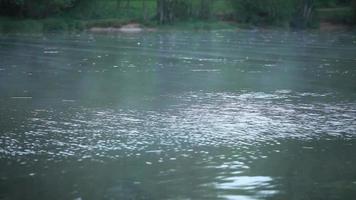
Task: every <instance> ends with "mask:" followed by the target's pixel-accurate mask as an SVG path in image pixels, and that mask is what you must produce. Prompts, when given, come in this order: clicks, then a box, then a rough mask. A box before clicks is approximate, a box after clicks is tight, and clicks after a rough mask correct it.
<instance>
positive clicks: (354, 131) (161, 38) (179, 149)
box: [0, 31, 356, 200]
mask: <svg viewBox="0 0 356 200" xmlns="http://www.w3.org/2000/svg"><path fill="white" fill-rule="evenodd" d="M0 60H1V62H0V105H1V107H0V200H10V199H15V200H17V199H38V200H40V199H73V200H74V199H75V200H87V199H152V200H153V199H237V200H260V199H271V200H274V199H276V200H279V199H291V200H293V199H305V200H308V199H313V200H315V199H323V200H326V199H352V198H353V197H354V196H355V195H356V168H355V166H356V155H355V152H356V68H355V66H356V36H355V35H354V34H352V33H319V32H281V31H216V32H214V31H212V32H183V31H179V32H152V33H142V34H117V35H91V34H78V35H75V34H73V35H59V34H58V35H57V34H53V35H46V36H1V37H0Z"/></svg>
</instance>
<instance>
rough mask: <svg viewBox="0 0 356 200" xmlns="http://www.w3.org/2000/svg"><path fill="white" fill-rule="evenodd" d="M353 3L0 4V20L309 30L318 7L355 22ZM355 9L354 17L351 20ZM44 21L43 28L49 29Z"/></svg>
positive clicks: (13, 0)
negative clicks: (219, 23)
mask: <svg viewBox="0 0 356 200" xmlns="http://www.w3.org/2000/svg"><path fill="white" fill-rule="evenodd" d="M355 2H356V0H100V1H98V0H0V17H1V16H2V17H7V18H10V19H22V20H33V19H48V18H50V19H52V18H57V19H59V18H60V19H65V20H67V21H68V20H94V19H95V20H104V19H108V20H112V19H120V20H121V21H122V19H127V20H131V21H137V20H143V21H145V22H149V21H151V22H154V21H156V22H158V23H159V24H172V23H176V22H178V21H186V20H190V21H192V20H211V19H224V20H230V21H231V20H234V21H236V22H239V23H243V24H255V25H278V26H285V27H287V26H292V27H297V28H305V27H310V26H313V25H315V24H317V21H318V17H317V14H318V12H316V10H317V8H327V9H329V8H331V9H333V8H348V13H349V14H348V15H346V14H345V15H342V13H341V12H340V11H339V13H341V15H340V14H337V15H335V16H336V17H334V18H337V19H338V20H337V21H338V22H347V23H350V22H355V21H356V3H355ZM351 6H352V7H353V11H352V12H353V13H354V17H352V16H351V15H352V14H351V9H350V8H351ZM227 10H228V11H227ZM339 10H340V9H339ZM330 16H331V17H333V15H330ZM339 18H340V20H339ZM47 21H50V22H51V20H47ZM47 21H46V23H47ZM52 21H53V20H52ZM121 21H120V23H121ZM0 22H1V21H0ZM50 22H49V23H48V24H51V23H50ZM46 23H44V24H43V25H44V26H47V25H46ZM66 23H67V22H66ZM64 24H65V23H63V24H62V25H63V26H64ZM62 25H61V26H62ZM66 25H68V24H66ZM51 26H52V25H51ZM68 26H72V25H68ZM75 26H77V25H75ZM48 27H50V26H48Z"/></svg>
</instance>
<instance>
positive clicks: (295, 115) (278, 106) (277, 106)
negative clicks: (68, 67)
mask: <svg viewBox="0 0 356 200" xmlns="http://www.w3.org/2000/svg"><path fill="white" fill-rule="evenodd" d="M309 96H313V97H316V98H324V97H325V94H316V93H312V94H305V93H296V92H291V91H276V92H273V93H262V92H243V93H199V92H198V93H193V92H190V93H186V94H184V95H180V96H171V97H170V98H172V99H176V100H178V102H179V103H178V104H176V105H172V106H170V107H169V108H167V109H164V110H160V111H153V110H152V111H143V110H123V109H105V110H103V109H100V110H97V109H74V110H73V111H68V112H46V111H42V112H36V116H34V117H32V118H30V119H29V120H28V122H27V123H26V125H27V126H29V127H26V128H25V129H26V131H24V132H23V133H22V134H16V133H15V132H7V133H4V134H3V135H2V136H0V140H1V143H2V144H3V145H2V147H1V151H0V155H1V157H12V156H26V155H47V156H50V157H57V158H61V157H63V158H65V157H73V156H75V157H107V158H115V156H116V155H121V156H129V155H133V154H134V153H135V152H143V153H145V152H146V153H151V152H154V153H155V152H162V151H167V150H174V149H179V150H180V151H182V152H185V151H188V150H189V149H191V148H193V147H204V146H209V147H221V146H230V147H235V148H237V149H244V148H246V147H247V148H249V147H250V146H259V145H261V144H264V143H266V142H269V141H275V140H278V139H283V138H294V139H295V138H298V139H301V140H308V139H312V138H319V137H326V136H332V137H340V136H342V137H354V134H355V132H354V131H355V130H356V123H355V121H356V105H355V103H353V102H349V103H345V102H343V103H342V104H341V103H313V102H312V103H303V101H300V99H303V98H307V97H309ZM287 100H288V101H287ZM182 154H184V153H182Z"/></svg>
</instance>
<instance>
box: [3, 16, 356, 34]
mask: <svg viewBox="0 0 356 200" xmlns="http://www.w3.org/2000/svg"><path fill="white" fill-rule="evenodd" d="M250 28H263V29H265V28H266V29H289V27H287V26H284V27H281V26H254V25H251V24H244V23H238V22H235V21H223V20H205V21H202V20H187V21H179V22H176V23H174V24H166V25H158V24H156V23H155V22H153V21H142V20H135V19H115V18H113V19H100V20H76V19H63V18H50V19H40V20H34V19H11V18H0V34H18V33H21V34H22V33H29V34H32V33H35V34H37V33H53V32H83V31H86V32H95V33H99V32H103V33H113V32H130V33H135V32H142V31H155V30H191V31H197V30H222V29H250ZM318 29H319V30H321V31H353V30H355V27H354V26H351V25H350V24H347V23H338V22H335V21H330V20H323V21H320V23H319V24H318V26H316V27H314V28H313V29H311V30H318Z"/></svg>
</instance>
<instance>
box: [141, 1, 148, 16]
mask: <svg viewBox="0 0 356 200" xmlns="http://www.w3.org/2000/svg"><path fill="white" fill-rule="evenodd" d="M146 1H147V0H142V13H143V20H144V21H147V4H146Z"/></svg>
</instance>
